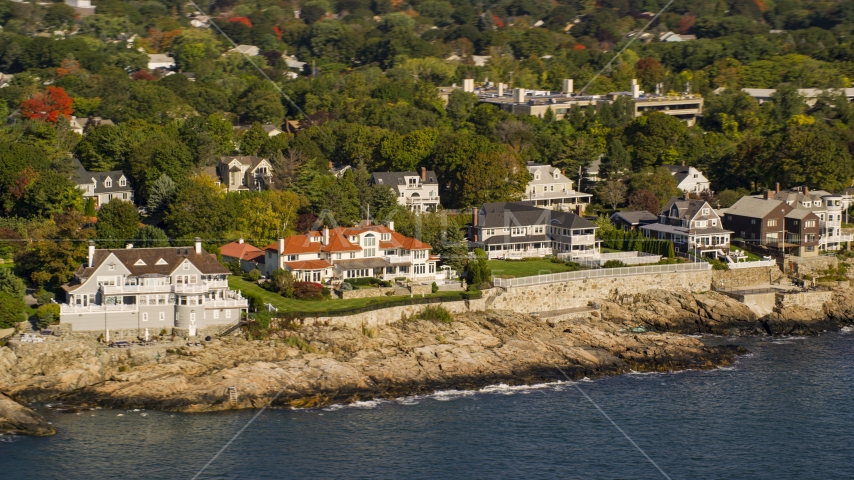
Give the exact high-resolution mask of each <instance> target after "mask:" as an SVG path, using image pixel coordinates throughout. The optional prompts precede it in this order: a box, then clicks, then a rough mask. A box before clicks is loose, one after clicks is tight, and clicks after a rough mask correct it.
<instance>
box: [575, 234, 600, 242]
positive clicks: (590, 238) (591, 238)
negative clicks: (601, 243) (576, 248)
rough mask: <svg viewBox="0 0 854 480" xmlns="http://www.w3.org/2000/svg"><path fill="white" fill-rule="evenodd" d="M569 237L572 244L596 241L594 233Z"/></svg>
mask: <svg viewBox="0 0 854 480" xmlns="http://www.w3.org/2000/svg"><path fill="white" fill-rule="evenodd" d="M570 238H571V239H572V243H574V244H579V243H595V242H596V235H573V236H572V237H570Z"/></svg>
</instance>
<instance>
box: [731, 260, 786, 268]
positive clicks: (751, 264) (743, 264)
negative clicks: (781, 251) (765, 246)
mask: <svg viewBox="0 0 854 480" xmlns="http://www.w3.org/2000/svg"><path fill="white" fill-rule="evenodd" d="M776 266H777V261H776V260H760V261H758V262H736V263H730V264H729V268H730V270H737V269H741V268H760V267H776Z"/></svg>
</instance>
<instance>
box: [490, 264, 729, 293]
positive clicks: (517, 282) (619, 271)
mask: <svg viewBox="0 0 854 480" xmlns="http://www.w3.org/2000/svg"><path fill="white" fill-rule="evenodd" d="M711 269H712V266H711V265H710V264H709V263H706V262H697V263H682V264H676V265H648V266H645V267H623V268H601V269H597V270H580V271H577V272H564V273H551V274H548V275H535V276H532V277H521V278H496V279H495V280H494V281H493V283H494V284H495V286H496V287H503V288H513V287H524V286H528V285H542V284H547V283H558V282H568V281H572V280H584V279H588V278H613V277H634V276H638V275H655V274H659V273H683V272H707V271H709V270H711Z"/></svg>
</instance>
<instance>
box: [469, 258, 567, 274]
mask: <svg viewBox="0 0 854 480" xmlns="http://www.w3.org/2000/svg"><path fill="white" fill-rule="evenodd" d="M486 263H487V264H489V268H490V269H492V275H494V276H500V275H513V276H514V277H517V278H518V277H531V276H534V275H545V274H549V273H561V272H567V271H569V270H571V268H570V267H568V266H567V265H566V264H563V263H552V262H551V261H549V260H489V261H487V262H486Z"/></svg>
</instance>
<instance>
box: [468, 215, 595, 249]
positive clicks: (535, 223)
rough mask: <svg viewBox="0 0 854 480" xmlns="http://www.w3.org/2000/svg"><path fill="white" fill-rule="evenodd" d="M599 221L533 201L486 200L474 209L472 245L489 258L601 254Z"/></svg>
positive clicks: (470, 238) (470, 227)
mask: <svg viewBox="0 0 854 480" xmlns="http://www.w3.org/2000/svg"><path fill="white" fill-rule="evenodd" d="M596 228H597V227H596V225H594V224H593V223H591V222H589V221H588V220H585V219H584V218H583V217H580V216H578V215H576V214H574V213H569V212H561V211H557V210H552V209H547V208H540V207H537V206H536V205H534V204H533V203H532V202H498V203H485V204H484V205H483V206H482V207H481V208H480V209H479V210H478V209H473V210H472V222H471V225H470V226H469V233H468V239H469V247H470V248H472V249H474V248H481V249H483V250H484V251H485V252H486V254H487V256H488V257H489V258H491V259H492V258H528V257H545V256H547V255H558V256H565V257H569V258H583V257H595V256H598V255H599V242H598V241H597V240H596Z"/></svg>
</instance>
